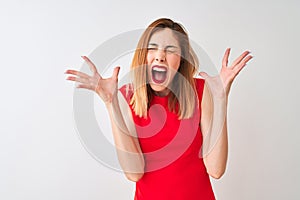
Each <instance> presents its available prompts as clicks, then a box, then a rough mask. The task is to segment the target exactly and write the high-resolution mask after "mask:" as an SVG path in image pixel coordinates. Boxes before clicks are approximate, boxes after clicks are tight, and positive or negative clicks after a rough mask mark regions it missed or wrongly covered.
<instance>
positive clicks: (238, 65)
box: [65, 29, 252, 181]
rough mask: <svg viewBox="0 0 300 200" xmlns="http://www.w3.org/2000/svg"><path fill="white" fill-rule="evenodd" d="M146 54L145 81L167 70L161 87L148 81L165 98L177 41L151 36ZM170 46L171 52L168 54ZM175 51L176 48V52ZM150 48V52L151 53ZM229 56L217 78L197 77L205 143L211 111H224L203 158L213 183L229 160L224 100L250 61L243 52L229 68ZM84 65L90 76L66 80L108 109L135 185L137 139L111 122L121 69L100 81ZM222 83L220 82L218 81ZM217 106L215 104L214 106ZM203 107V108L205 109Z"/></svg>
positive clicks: (163, 34) (165, 34)
mask: <svg viewBox="0 0 300 200" xmlns="http://www.w3.org/2000/svg"><path fill="white" fill-rule="evenodd" d="M149 44H151V45H149V46H148V48H149V51H148V54H147V64H148V65H149V67H148V71H147V73H148V77H151V76H149V75H150V73H151V66H153V65H154V64H159V65H163V66H165V67H167V68H168V75H167V77H168V78H167V80H166V81H165V82H164V83H163V84H154V83H152V82H151V80H149V81H150V85H151V88H152V89H153V90H154V91H155V92H156V93H157V94H159V95H161V96H165V95H167V94H168V92H169V90H168V89H167V86H168V85H169V84H170V82H171V81H172V79H173V77H174V75H175V72H176V71H177V70H178V68H179V63H180V48H179V44H178V41H177V40H176V37H174V35H173V34H172V32H171V31H170V29H165V30H162V31H158V32H156V33H154V34H153V36H152V37H151V39H150V42H149ZM169 46H174V47H175V48H171V49H172V51H174V52H169V51H168V50H170V49H169ZM176 47H177V48H176ZM151 48H153V49H151ZM229 54H230V48H228V49H227V50H226V51H225V54H224V57H223V61H222V68H221V70H220V72H219V75H218V76H216V77H211V76H209V75H208V74H206V73H205V72H201V73H200V75H201V76H202V77H203V78H205V87H204V91H203V99H202V104H201V108H202V114H201V116H202V118H201V122H200V125H201V130H202V133H203V137H204V138H205V137H207V138H208V142H212V143H213V142H214V141H210V140H209V134H210V120H211V118H212V116H213V109H216V108H215V106H216V105H218V109H221V110H225V121H224V124H223V125H222V127H223V128H222V130H221V133H220V137H219V139H218V140H217V142H216V143H215V144H213V145H214V148H213V149H212V150H211V151H210V152H209V154H207V155H205V157H204V158H203V159H204V164H205V166H206V169H207V172H208V174H209V175H210V176H211V177H213V178H216V179H219V178H220V177H221V176H222V175H223V174H224V172H225V169H226V163H227V157H228V136H227V100H228V96H229V93H230V88H231V85H232V83H233V81H234V80H235V78H236V77H237V75H238V74H239V72H240V71H241V70H242V69H243V68H244V67H245V66H246V64H247V63H248V62H249V60H251V59H252V56H251V55H250V52H249V51H245V52H243V53H242V54H241V55H240V56H239V57H238V58H237V59H235V61H234V62H233V63H232V64H231V65H229V64H228V58H229ZM82 58H83V59H84V61H85V62H87V64H88V65H89V66H90V69H91V71H92V75H88V74H85V73H83V72H80V71H77V70H67V71H66V72H65V73H66V74H68V75H70V76H68V77H67V80H70V81H75V82H77V83H78V86H77V87H78V88H84V89H88V90H92V91H95V92H96V93H97V94H98V95H99V96H100V98H101V99H102V100H103V101H104V103H105V105H106V108H107V109H108V112H109V115H110V120H111V123H112V131H113V136H114V141H115V144H116V148H117V150H118V151H117V153H118V158H119V162H120V165H121V167H122V169H123V171H124V173H125V175H126V177H127V178H128V179H129V180H131V181H138V180H139V179H140V178H141V177H142V176H143V174H144V166H145V161H144V158H143V153H142V151H141V148H140V145H139V142H138V139H137V138H136V137H134V136H133V134H131V133H129V131H128V129H126V128H122V129H120V128H119V127H120V126H117V125H116V123H115V120H114V117H113V116H114V115H115V116H116V115H120V113H121V111H120V106H119V103H118V98H117V95H116V94H117V90H118V74H119V70H120V67H116V68H115V69H114V72H113V74H112V76H111V77H110V78H106V79H104V78H102V77H101V75H100V74H99V73H98V72H97V69H96V66H95V65H94V64H93V63H92V62H91V61H90V59H89V58H88V57H86V56H82ZM220 80H221V81H220ZM216 103H217V104H216ZM204 105H205V106H204ZM120 120H121V122H118V123H122V124H123V125H124V126H123V125H122V126H123V127H126V124H125V122H124V121H125V120H124V119H123V118H122V117H121V119H120ZM124 152H132V153H134V155H135V156H132V155H130V154H126V153H124ZM128 161H129V162H128Z"/></svg>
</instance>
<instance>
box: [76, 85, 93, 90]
mask: <svg viewBox="0 0 300 200" xmlns="http://www.w3.org/2000/svg"><path fill="white" fill-rule="evenodd" d="M76 88H84V89H88V90H93V91H94V90H95V87H93V86H91V85H86V84H79V85H77V86H76Z"/></svg>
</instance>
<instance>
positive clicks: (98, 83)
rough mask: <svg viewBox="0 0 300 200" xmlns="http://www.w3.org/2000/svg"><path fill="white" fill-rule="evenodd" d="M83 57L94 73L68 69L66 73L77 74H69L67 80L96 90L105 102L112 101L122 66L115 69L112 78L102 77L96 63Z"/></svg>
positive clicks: (80, 86)
mask: <svg viewBox="0 0 300 200" xmlns="http://www.w3.org/2000/svg"><path fill="white" fill-rule="evenodd" d="M82 58H83V59H84V60H85V61H86V62H87V64H88V65H89V67H90V69H91V71H92V73H93V74H92V75H91V76H90V75H88V74H85V73H83V72H80V71H76V70H67V71H66V74H72V75H75V76H77V77H74V76H69V77H68V78H67V80H71V81H75V82H78V83H79V84H78V86H77V88H85V89H88V90H92V91H95V92H96V93H97V94H98V95H99V96H100V97H101V98H102V100H103V101H104V102H105V103H107V102H111V101H112V98H113V96H114V95H115V94H116V91H117V86H118V74H119V70H120V67H116V68H115V69H114V72H113V75H112V76H111V77H110V78H102V77H101V75H100V74H99V73H98V71H97V68H96V66H95V65H94V63H92V62H91V61H90V59H89V58H88V57H86V56H83V57H82Z"/></svg>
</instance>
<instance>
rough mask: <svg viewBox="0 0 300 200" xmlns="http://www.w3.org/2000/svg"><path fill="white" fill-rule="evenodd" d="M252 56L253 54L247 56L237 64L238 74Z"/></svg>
mask: <svg viewBox="0 0 300 200" xmlns="http://www.w3.org/2000/svg"><path fill="white" fill-rule="evenodd" d="M252 58H253V56H247V57H246V58H245V59H244V60H243V61H241V62H240V63H239V64H238V65H236V66H235V68H234V71H235V74H238V73H239V72H240V71H241V70H242V69H243V68H244V67H245V66H246V64H247V62H248V61H249V60H251V59H252Z"/></svg>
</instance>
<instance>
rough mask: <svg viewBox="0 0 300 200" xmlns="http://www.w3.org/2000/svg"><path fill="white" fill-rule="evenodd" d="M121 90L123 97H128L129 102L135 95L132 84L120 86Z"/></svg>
mask: <svg viewBox="0 0 300 200" xmlns="http://www.w3.org/2000/svg"><path fill="white" fill-rule="evenodd" d="M119 91H120V92H121V94H122V95H123V97H124V98H125V99H126V101H127V102H128V103H129V102H130V100H131V97H132V95H133V86H132V84H125V85H123V86H121V87H120V88H119Z"/></svg>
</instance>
